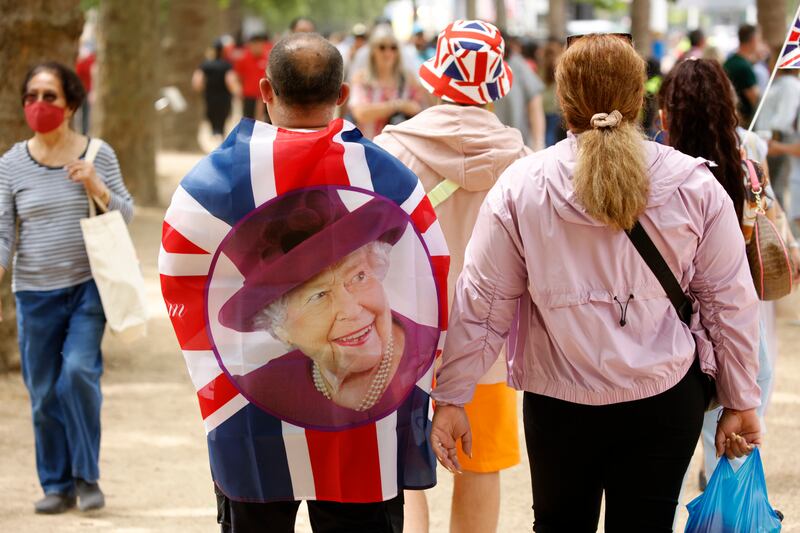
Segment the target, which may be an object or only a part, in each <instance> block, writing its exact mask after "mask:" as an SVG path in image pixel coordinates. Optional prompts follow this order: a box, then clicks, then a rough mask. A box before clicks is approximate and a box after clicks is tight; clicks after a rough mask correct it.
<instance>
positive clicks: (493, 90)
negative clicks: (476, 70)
mask: <svg viewBox="0 0 800 533" xmlns="http://www.w3.org/2000/svg"><path fill="white" fill-rule="evenodd" d="M486 90H487V91H489V99H491V100H497V99H498V98H500V91H499V90H498V88H497V82H494V83H487V84H486Z"/></svg>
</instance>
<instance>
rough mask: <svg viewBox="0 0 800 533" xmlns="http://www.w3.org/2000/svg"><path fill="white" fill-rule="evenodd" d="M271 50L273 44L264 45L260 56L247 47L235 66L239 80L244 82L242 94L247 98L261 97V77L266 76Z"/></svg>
mask: <svg viewBox="0 0 800 533" xmlns="http://www.w3.org/2000/svg"><path fill="white" fill-rule="evenodd" d="M271 50H272V46H271V45H266V46H264V52H263V53H262V54H261V55H260V56H254V55H253V53H252V52H251V51H250V50H249V49H246V50H245V51H244V53H243V54H242V57H241V58H239V60H238V61H236V64H235V65H234V67H233V68H234V70H235V71H236V74H238V75H239V80H240V81H241V83H242V96H244V97H245V98H260V97H261V89H260V88H259V82H260V81H261V78H263V77H264V76H266V72H267V58H268V57H269V52H270V51H271Z"/></svg>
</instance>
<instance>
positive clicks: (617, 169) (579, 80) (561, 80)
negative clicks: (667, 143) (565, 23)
mask: <svg viewBox="0 0 800 533" xmlns="http://www.w3.org/2000/svg"><path fill="white" fill-rule="evenodd" d="M644 82H645V64H644V60H643V59H642V58H641V57H639V55H638V54H637V53H636V51H635V50H634V49H633V47H632V46H631V45H630V44H629V43H627V42H626V41H625V40H623V39H621V38H619V37H617V36H613V35H592V36H586V37H584V38H582V39H579V40H578V41H576V42H575V44H574V45H572V46H570V48H569V49H567V51H566V52H565V53H564V55H563V56H562V58H561V61H560V62H559V65H558V68H557V71H556V83H557V93H558V97H559V101H560V103H561V108H562V109H563V111H564V116H565V118H566V120H567V123H568V124H569V126H570V129H571V130H572V131H573V132H575V133H578V134H580V135H579V136H578V164H577V166H576V167H575V174H574V176H573V183H574V186H575V195H576V197H577V199H578V201H579V202H580V203H581V205H582V206H583V207H584V208H585V209H586V212H587V213H589V215H591V216H592V217H593V218H595V219H597V220H598V221H600V222H603V223H605V224H608V225H609V226H611V227H613V228H615V229H630V228H632V227H633V225H634V224H635V223H636V220H637V219H638V218H639V216H640V215H641V214H642V212H644V209H645V207H646V206H647V198H648V194H649V191H650V178H649V176H648V175H647V168H646V162H645V152H644V150H645V148H644V142H643V141H644V136H643V134H642V132H641V130H640V129H639V126H638V118H639V111H640V109H641V106H642V102H643V97H644Z"/></svg>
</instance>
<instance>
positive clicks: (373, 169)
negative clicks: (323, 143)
mask: <svg viewBox="0 0 800 533" xmlns="http://www.w3.org/2000/svg"><path fill="white" fill-rule="evenodd" d="M342 140H343V141H344V142H356V143H359V144H361V145H363V146H364V155H365V156H366V158H367V166H368V167H369V172H370V174H371V175H372V186H373V188H374V189H375V192H376V193H377V194H380V195H383V196H385V197H387V198H388V199H390V200H392V201H393V202H394V203H396V204H397V205H402V204H403V202H405V201H406V200H407V199H408V197H409V196H411V193H412V192H414V189H415V188H416V186H417V182H418V181H419V180H418V179H417V176H416V175H415V174H414V173H413V172H411V171H410V170H409V169H408V168H406V166H405V165H403V163H401V162H400V161H399V160H398V159H396V158H395V157H394V156H392V155H390V154H389V153H388V152H387V151H386V150H384V149H383V148H380V147H378V146H377V145H376V144H374V143H373V142H372V141H369V140H367V139H365V138H364V137H363V136H362V135H361V132H360V131H358V130H356V129H354V130H350V131H345V132H342Z"/></svg>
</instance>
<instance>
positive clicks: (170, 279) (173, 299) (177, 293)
mask: <svg viewBox="0 0 800 533" xmlns="http://www.w3.org/2000/svg"><path fill="white" fill-rule="evenodd" d="M206 279H207V276H166V275H164V274H161V292H162V294H163V295H164V302H165V303H166V304H167V313H169V318H170V320H171V321H172V327H173V328H174V329H175V336H176V337H178V344H180V345H181V349H183V350H210V349H211V341H210V339H209V337H208V332H207V331H206V310H205V304H204V301H203V300H204V294H205V289H206Z"/></svg>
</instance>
